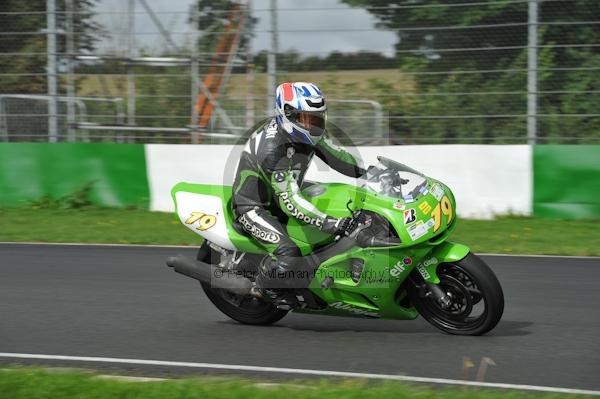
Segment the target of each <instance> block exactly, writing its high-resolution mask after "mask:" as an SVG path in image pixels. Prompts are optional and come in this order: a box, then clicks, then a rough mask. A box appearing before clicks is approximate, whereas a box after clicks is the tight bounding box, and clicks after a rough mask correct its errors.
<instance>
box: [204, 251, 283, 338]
mask: <svg viewBox="0 0 600 399" xmlns="http://www.w3.org/2000/svg"><path fill="white" fill-rule="evenodd" d="M196 258H197V259H198V260H200V261H203V262H207V263H211V264H218V263H219V261H220V255H219V253H218V252H216V251H214V250H213V249H212V248H210V247H209V246H208V243H206V242H205V243H204V244H203V245H202V247H201V248H200V249H199V251H198V255H197V256H196ZM200 285H201V286H202V289H203V290H204V292H205V293H206V296H207V297H208V299H210V301H211V302H212V303H213V305H215V306H216V308H217V309H219V310H220V311H221V312H222V313H224V314H225V315H227V316H228V317H230V318H232V319H233V320H235V321H238V322H240V323H243V324H252V325H262V326H264V325H269V324H273V323H275V322H277V321H279V320H281V319H282V318H283V317H284V316H285V315H286V314H287V313H288V311H287V310H281V309H277V307H276V306H274V305H273V304H271V303H269V302H266V301H264V300H262V299H258V298H255V297H252V296H250V295H247V296H244V297H241V296H239V295H235V294H233V293H231V292H229V291H227V290H223V289H219V288H212V287H211V286H210V284H206V283H203V282H200Z"/></svg>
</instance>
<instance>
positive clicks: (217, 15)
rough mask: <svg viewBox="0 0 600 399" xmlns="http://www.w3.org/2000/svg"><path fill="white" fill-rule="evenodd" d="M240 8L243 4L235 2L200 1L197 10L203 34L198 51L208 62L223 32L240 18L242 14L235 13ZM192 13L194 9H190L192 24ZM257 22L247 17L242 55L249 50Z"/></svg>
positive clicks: (199, 26) (230, 0) (229, 0)
mask: <svg viewBox="0 0 600 399" xmlns="http://www.w3.org/2000/svg"><path fill="white" fill-rule="evenodd" d="M239 6H241V7H243V4H242V2H240V1H234V0H198V2H197V10H198V11H199V17H198V20H197V23H198V25H197V26H198V29H199V30H200V32H201V37H200V40H199V41H198V49H199V51H200V54H201V55H202V56H203V57H204V58H206V61H209V60H210V59H211V58H212V57H213V53H214V52H215V51H216V49H217V43H218V40H219V37H220V35H221V32H223V31H224V30H225V28H226V27H227V25H228V24H229V20H230V18H231V17H234V18H239V16H240V13H239V12H237V13H236V12H235V10H236V8H237V7H239ZM192 12H193V9H190V22H193V19H192V17H191V15H192ZM257 21H258V20H257V19H256V18H254V17H252V16H249V15H246V20H245V29H244V32H243V35H242V36H241V38H240V44H239V50H238V51H239V52H240V53H241V54H245V53H246V52H247V50H248V44H249V41H250V39H251V37H252V29H253V27H254V25H255V24H256V22H257ZM221 51H223V50H221ZM201 58H202V57H201Z"/></svg>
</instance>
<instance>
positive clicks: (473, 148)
mask: <svg viewBox="0 0 600 399" xmlns="http://www.w3.org/2000/svg"><path fill="white" fill-rule="evenodd" d="M145 148H146V169H147V171H148V182H149V185H150V209H151V210H154V211H173V209H174V208H173V203H172V200H171V194H170V193H171V188H172V187H173V186H174V185H175V184H176V183H178V182H182V181H184V182H189V183H207V184H228V185H231V184H232V182H233V176H234V173H235V168H236V165H237V160H238V159H239V155H240V153H241V150H242V148H241V146H231V145H162V144H148V145H146V146H145ZM357 151H358V153H359V154H360V156H361V158H362V159H363V162H364V163H365V164H366V165H371V164H374V163H376V162H377V155H383V156H385V157H387V158H391V159H394V160H396V161H398V162H402V163H404V164H407V165H409V166H411V167H413V168H415V169H417V170H419V171H421V172H423V173H425V174H426V175H428V176H431V177H433V178H436V179H438V180H441V181H442V182H444V183H445V184H447V185H448V186H449V187H450V188H451V189H452V191H453V192H454V195H455V197H456V202H457V212H458V214H459V215H460V216H463V217H468V218H478V219H488V218H492V217H493V216H495V215H502V214H518V215H530V214H531V203H532V191H533V189H532V179H533V177H532V165H531V149H530V147H529V146H527V145H419V146H386V147H359V148H356V149H353V150H352V151H351V152H353V153H356V152H357ZM315 158H316V157H315ZM306 179H308V180H315V181H328V182H333V181H335V182H348V183H352V182H353V179H350V178H348V177H346V176H343V175H341V174H339V173H337V172H335V171H333V170H331V169H330V168H329V167H328V166H327V165H325V164H324V163H323V162H321V161H320V160H319V159H316V161H315V162H313V164H312V165H311V167H310V168H309V170H308V173H307V176H306Z"/></svg>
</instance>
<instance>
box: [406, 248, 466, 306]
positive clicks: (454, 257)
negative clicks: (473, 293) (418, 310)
mask: <svg viewBox="0 0 600 399" xmlns="http://www.w3.org/2000/svg"><path fill="white" fill-rule="evenodd" d="M469 252H470V249H469V247H467V246H465V245H462V244H455V243H452V242H447V241H445V242H443V243H441V244H439V245H437V246H435V247H433V249H432V250H431V251H430V252H429V254H427V256H425V257H424V258H423V261H422V262H420V263H419V264H418V265H417V266H416V267H415V268H414V269H413V272H412V273H411V276H410V279H411V281H412V283H413V284H415V286H416V287H417V288H418V289H419V294H420V295H422V297H425V298H426V297H433V298H434V299H435V300H436V301H437V302H438V303H439V304H440V305H441V306H442V307H443V308H444V309H446V308H448V307H449V306H450V305H451V304H452V298H451V297H450V296H449V295H448V294H447V293H446V292H444V290H443V289H442V288H440V286H439V283H440V279H439V277H438V275H437V268H438V266H439V265H440V264H442V263H454V262H459V261H460V260H462V259H463V258H464V257H465V256H467V254H468V253H469Z"/></svg>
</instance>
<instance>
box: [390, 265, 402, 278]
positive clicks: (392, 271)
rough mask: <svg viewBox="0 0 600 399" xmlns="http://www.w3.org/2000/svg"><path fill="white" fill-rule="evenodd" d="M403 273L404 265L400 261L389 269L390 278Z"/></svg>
mask: <svg viewBox="0 0 600 399" xmlns="http://www.w3.org/2000/svg"><path fill="white" fill-rule="evenodd" d="M403 272H404V264H403V263H402V261H400V262H398V263H396V264H395V265H394V267H392V268H391V269H390V276H392V277H398V276H400V275H401V274H402V273H403Z"/></svg>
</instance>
